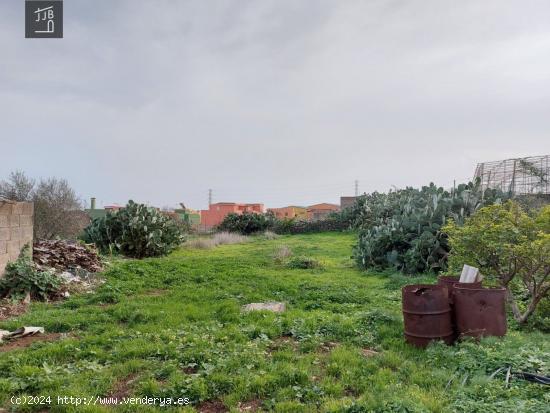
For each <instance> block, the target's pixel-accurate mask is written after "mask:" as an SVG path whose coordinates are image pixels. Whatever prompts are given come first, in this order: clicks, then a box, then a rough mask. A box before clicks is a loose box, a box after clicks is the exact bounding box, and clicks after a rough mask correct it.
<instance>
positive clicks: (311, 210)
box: [307, 203, 340, 221]
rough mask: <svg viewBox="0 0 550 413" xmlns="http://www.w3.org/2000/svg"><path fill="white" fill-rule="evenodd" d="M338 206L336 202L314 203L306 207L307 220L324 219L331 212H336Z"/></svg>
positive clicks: (338, 208)
mask: <svg viewBox="0 0 550 413" xmlns="http://www.w3.org/2000/svg"><path fill="white" fill-rule="evenodd" d="M339 210H340V206H339V205H336V204H327V203H322V204H315V205H311V206H309V207H308V208H307V219H308V220H309V221H320V220H322V219H325V218H326V217H327V216H328V215H329V214H330V213H331V212H337V211H339Z"/></svg>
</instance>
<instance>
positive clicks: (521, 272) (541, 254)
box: [444, 201, 550, 323]
mask: <svg viewBox="0 0 550 413" xmlns="http://www.w3.org/2000/svg"><path fill="white" fill-rule="evenodd" d="M444 231H446V232H447V233H448V234H449V243H450V245H451V248H452V250H451V255H450V260H449V265H450V268H451V269H452V270H454V271H458V270H459V269H460V268H461V267H462V265H463V264H469V265H473V266H476V267H478V268H479V269H480V270H481V271H482V272H483V273H484V274H486V275H488V276H489V277H491V278H493V279H495V280H496V281H497V282H498V284H499V285H501V286H502V287H505V288H507V289H508V301H509V303H510V306H511V308H512V312H513V314H514V318H515V319H516V321H518V322H519V323H524V322H526V321H527V319H528V317H529V316H530V315H531V314H532V313H533V312H534V311H535V309H536V307H537V305H538V304H539V302H541V301H542V300H543V299H545V298H547V297H548V293H549V291H550V206H546V207H545V208H543V209H541V210H540V211H538V212H537V213H535V214H532V215H528V214H526V213H525V212H524V211H523V210H522V209H521V207H520V206H519V205H518V204H517V203H515V202H512V201H508V202H507V203H506V204H504V205H492V206H488V207H485V208H482V209H481V210H479V211H478V212H477V213H475V214H474V215H473V216H472V217H470V218H469V219H467V220H466V222H465V224H464V225H463V226H458V225H457V224H456V223H454V222H451V223H449V224H448V225H446V226H445V228H444ZM521 286H522V287H523V288H522V291H521V290H520V291H519V294H518V296H523V297H526V299H525V300H524V301H525V302H524V303H521V302H519V301H520V300H519V297H518V298H516V295H515V294H516V292H515V290H514V289H519V288H520V287H521Z"/></svg>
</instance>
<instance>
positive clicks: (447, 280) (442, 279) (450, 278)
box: [437, 275, 481, 307]
mask: <svg viewBox="0 0 550 413" xmlns="http://www.w3.org/2000/svg"><path fill="white" fill-rule="evenodd" d="M437 284H438V285H444V286H446V287H447V289H448V290H449V302H450V303H451V307H452V304H453V301H454V292H455V291H454V290H455V287H460V286H461V287H464V288H480V287H481V281H476V282H473V283H461V282H460V277H458V276H456V275H441V276H439V277H438V278H437Z"/></svg>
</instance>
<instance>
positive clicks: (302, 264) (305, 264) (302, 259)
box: [287, 255, 323, 270]
mask: <svg viewBox="0 0 550 413" xmlns="http://www.w3.org/2000/svg"><path fill="white" fill-rule="evenodd" d="M287 267H288V268H293V269H302V270H309V269H319V268H323V265H322V264H321V262H319V261H318V260H316V259H315V258H312V257H306V256H304V255H300V256H297V257H290V259H289V260H288V263H287Z"/></svg>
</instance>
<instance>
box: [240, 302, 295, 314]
mask: <svg viewBox="0 0 550 413" xmlns="http://www.w3.org/2000/svg"><path fill="white" fill-rule="evenodd" d="M285 310H286V305H285V303H278V302H267V303H250V304H247V305H245V306H243V311H245V312H249V311H273V312H274V313H283V312H284V311H285Z"/></svg>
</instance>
